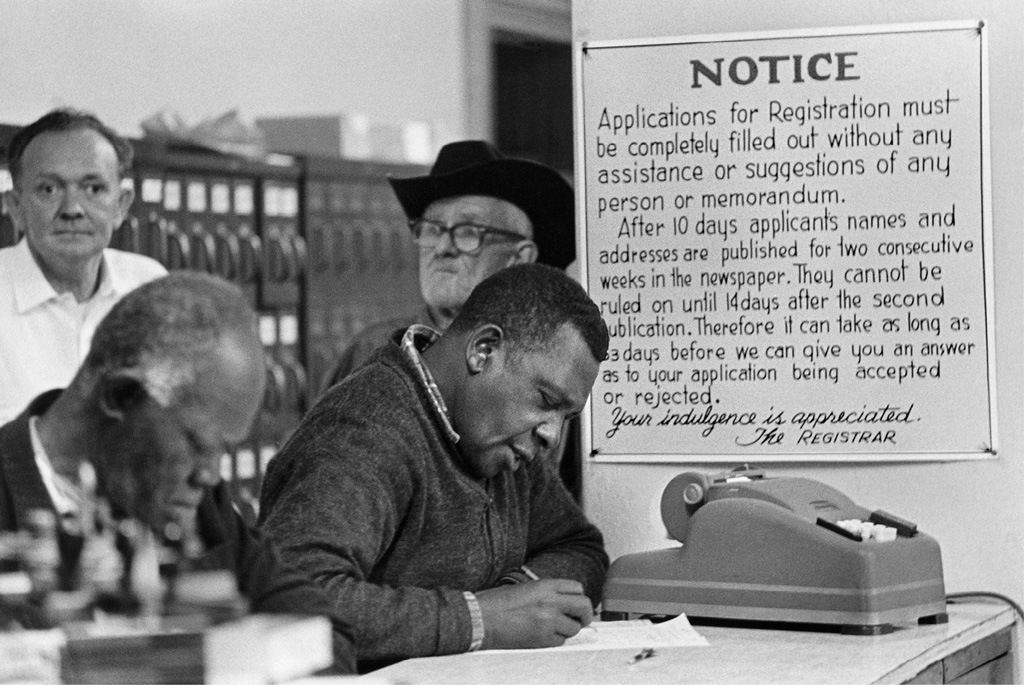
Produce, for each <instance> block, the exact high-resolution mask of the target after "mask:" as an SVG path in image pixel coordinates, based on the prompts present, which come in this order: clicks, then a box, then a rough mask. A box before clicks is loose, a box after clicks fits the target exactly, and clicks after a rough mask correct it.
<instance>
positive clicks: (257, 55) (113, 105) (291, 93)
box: [0, 0, 465, 143]
mask: <svg viewBox="0 0 1024 685" xmlns="http://www.w3.org/2000/svg"><path fill="white" fill-rule="evenodd" d="M464 4H465V3H464V0H46V1H45V2H37V1H36V0H0V122H3V123H14V124H21V123H28V122H29V121H32V120H34V119H35V118H37V117H39V116H40V115H42V114H43V113H45V112H46V111H47V110H49V109H51V108H52V107H54V106H58V105H69V106H74V107H79V108H83V109H88V110H91V111H93V112H95V113H96V114H98V115H99V116H100V117H101V118H103V119H104V120H106V121H107V122H108V123H110V124H111V125H112V126H113V127H114V128H116V129H117V130H119V131H121V132H122V133H124V134H127V135H137V134H138V133H139V129H138V124H139V122H140V121H141V120H142V119H144V118H145V117H147V116H149V115H150V114H152V113H154V112H156V111H157V110H160V109H162V108H170V109H172V110H174V111H177V112H180V113H181V114H182V115H183V116H184V118H185V119H186V120H187V121H188V122H189V123H196V122H197V121H198V120H200V119H203V118H206V117H209V116H216V115H219V114H222V113H223V112H225V111H227V110H230V109H234V108H238V109H240V111H241V113H242V114H243V115H244V116H246V117H249V118H252V119H255V118H256V117H259V116H277V115H308V114H336V113H343V112H347V113H354V112H358V113H362V114H366V115H368V116H369V117H370V118H371V119H372V120H375V121H379V122H389V123H390V122H399V121H405V120H417V121H427V122H429V123H431V124H432V125H433V127H434V137H435V141H437V142H438V143H441V142H445V141H446V140H451V139H453V138H459V137H463V136H464V131H465V106H464V95H463V93H464V90H465V78H464V67H463V62H464V58H463V51H464V44H465V40H464V31H465V28H464V14H465V7H464Z"/></svg>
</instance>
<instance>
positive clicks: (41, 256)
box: [0, 110, 167, 422]
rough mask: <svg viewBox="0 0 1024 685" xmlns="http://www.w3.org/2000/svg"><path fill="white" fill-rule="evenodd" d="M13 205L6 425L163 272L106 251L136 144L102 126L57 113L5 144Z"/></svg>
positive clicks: (3, 255)
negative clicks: (112, 313) (115, 309)
mask: <svg viewBox="0 0 1024 685" xmlns="http://www.w3.org/2000/svg"><path fill="white" fill-rule="evenodd" d="M7 156H8V163H9V166H10V172H11V177H12V180H13V189H12V190H11V191H9V192H8V193H7V202H6V206H7V207H8V210H9V212H10V216H11V220H12V222H13V224H14V227H15V229H16V230H17V231H18V232H19V233H20V234H22V235H23V236H24V237H23V239H22V240H21V241H20V242H19V243H18V244H17V245H15V246H14V247H9V248H5V249H2V250H0V422H3V421H7V420H8V419H10V418H11V417H13V416H14V415H15V414H16V413H17V412H19V411H21V409H22V408H23V407H24V405H25V404H26V403H27V402H28V401H29V400H30V399H32V398H33V397H35V396H36V395H38V394H39V393H40V392H42V391H44V390H49V389H50V388H59V387H64V386H65V385H67V383H68V381H69V380H71V377H72V376H73V375H74V373H75V371H76V369H78V366H79V364H81V362H82V359H83V358H84V357H85V353H86V351H87V350H88V349H89V341H90V339H91V337H92V332H93V330H95V328H96V325H97V324H98V323H99V321H100V319H102V318H103V316H104V314H106V313H107V312H108V311H109V310H110V308H111V307H112V306H114V303H115V302H117V300H118V299H120V298H121V297H123V296H124V295H125V293H127V292H129V291H130V290H131V289H133V288H135V287H136V286H138V285H139V284H141V283H145V282H146V281H149V280H152V279H153V278H157V277H158V276H162V275H163V274H166V273H167V271H166V269H164V268H163V267H162V266H161V265H160V264H159V263H158V262H156V261H155V260H153V259H150V258H149V257H144V256H142V255H136V254H130V253H126V252H121V251H118V250H113V249H110V248H108V245H109V244H110V239H111V236H112V235H113V232H114V230H115V229H116V228H117V227H118V226H120V224H121V222H122V221H124V219H125V216H126V215H127V212H128V208H129V206H130V205H131V203H132V199H133V191H132V190H131V189H130V188H123V187H122V186H121V181H122V179H123V178H124V177H125V174H126V173H127V172H128V169H129V168H130V167H131V163H132V149H131V146H130V145H129V144H128V142H127V141H125V140H124V139H123V138H121V137H120V136H118V135H117V134H116V133H115V132H114V131H113V130H111V129H110V128H108V127H107V126H105V125H104V124H103V123H102V122H101V121H100V120H99V119H97V118H96V117H94V116H92V115H91V114H86V113H83V112H75V111H72V110H55V111H53V112H50V113H49V114H46V115H45V116H43V117H42V118H40V119H39V120H37V121H36V122H34V123H32V124H29V125H28V126H26V127H25V128H23V129H22V130H21V131H19V132H18V133H17V134H15V136H14V138H13V139H12V140H11V143H10V145H9V146H8V155H7Z"/></svg>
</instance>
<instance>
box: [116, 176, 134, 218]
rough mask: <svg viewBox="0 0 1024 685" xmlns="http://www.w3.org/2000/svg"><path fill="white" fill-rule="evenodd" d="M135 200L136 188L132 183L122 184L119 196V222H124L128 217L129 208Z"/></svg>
mask: <svg viewBox="0 0 1024 685" xmlns="http://www.w3.org/2000/svg"><path fill="white" fill-rule="evenodd" d="M134 200H135V188H133V187H132V186H130V185H127V184H126V185H122V186H121V192H120V194H119V195H118V197H117V211H118V213H119V214H120V221H119V222H118V224H120V223H121V222H123V221H124V220H125V219H126V218H127V217H128V210H129V209H130V208H131V206H132V202H133V201H134Z"/></svg>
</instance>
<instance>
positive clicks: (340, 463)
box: [260, 344, 608, 661]
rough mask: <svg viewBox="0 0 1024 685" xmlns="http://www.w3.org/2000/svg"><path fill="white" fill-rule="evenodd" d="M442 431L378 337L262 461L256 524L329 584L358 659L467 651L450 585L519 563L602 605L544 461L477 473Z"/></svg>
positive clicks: (576, 523) (466, 626)
mask: <svg viewBox="0 0 1024 685" xmlns="http://www.w3.org/2000/svg"><path fill="white" fill-rule="evenodd" d="M441 426H442V424H441V422H440V419H439V417H438V416H437V415H436V413H435V411H434V409H433V407H432V405H431V403H430V399H429V395H428V394H427V390H426V388H424V387H423V386H422V384H421V382H420V381H419V379H418V378H417V375H416V371H415V367H414V366H413V364H412V362H411V361H410V360H409V359H408V358H406V356H405V355H404V353H403V352H402V350H401V349H400V347H399V346H398V345H397V344H389V345H386V346H385V347H382V348H380V349H379V350H378V351H377V352H375V353H374V356H373V357H372V358H371V360H370V361H369V362H368V363H367V364H366V365H365V366H363V367H362V368H361V369H360V370H358V371H357V372H356V373H354V374H353V375H351V376H349V377H348V378H347V379H346V380H345V381H344V382H342V383H340V384H339V385H337V386H335V387H334V388H332V389H331V390H330V392H328V393H327V394H326V395H325V396H324V397H323V398H321V400H320V401H319V402H318V403H317V404H316V405H315V406H314V407H313V409H312V410H310V412H309V414H308V415H307V416H306V418H305V419H304V420H303V422H302V424H301V425H300V426H299V427H298V429H297V430H296V432H295V433H294V435H293V436H292V437H291V438H290V439H289V440H288V442H287V443H286V444H285V445H284V447H283V448H282V450H281V452H280V453H279V454H278V455H277V456H276V457H275V458H274V459H273V460H272V461H271V462H270V465H269V467H268V469H267V473H266V476H265V479H264V483H263V491H262V493H261V498H260V500H261V502H260V505H261V506H260V522H261V525H262V527H263V530H264V531H265V532H266V534H267V535H269V536H270V537H271V538H273V539H274V540H275V541H276V542H277V543H278V546H279V548H280V550H281V554H282V556H283V557H284V558H285V560H287V561H288V562H290V563H292V564H294V565H295V566H296V567H298V568H300V569H302V570H304V571H306V572H307V573H309V574H310V575H311V576H312V577H313V578H314V579H315V580H316V581H318V582H319V583H320V584H322V585H323V586H324V587H325V588H326V589H327V591H328V594H329V596H330V597H331V599H332V601H334V602H335V606H336V607H337V609H338V610H340V611H341V612H342V614H343V615H344V616H346V617H347V618H348V619H349V622H350V623H351V624H352V626H353V627H354V630H355V634H356V649H357V653H358V657H359V659H360V660H375V661H380V660H394V659H400V658H406V657H414V656H428V655H434V654H451V653H457V652H464V651H466V650H467V649H468V648H469V645H470V639H471V632H472V628H471V620H470V615H469V610H468V607H467V605H466V601H465V599H464V598H463V595H462V591H463V590H469V591H479V590H483V589H487V588H491V587H494V586H495V585H496V584H497V582H498V580H499V579H501V578H502V576H504V575H505V574H506V573H508V572H510V571H513V570H515V569H517V568H518V567H519V566H520V565H522V564H524V563H526V564H527V565H528V566H529V567H530V569H531V570H532V571H533V572H534V573H536V574H537V575H539V576H540V577H542V578H570V579H574V580H578V581H580V582H581V583H582V584H583V587H584V589H585V591H586V593H587V595H588V596H589V597H590V598H591V600H592V601H593V602H595V604H596V603H597V602H598V601H599V599H600V592H601V587H602V584H603V582H604V574H605V571H606V570H607V567H608V556H607V554H606V553H605V551H604V543H603V540H602V537H601V533H600V532H599V531H598V530H597V528H595V527H594V526H593V525H592V524H591V523H589V522H588V521H587V519H586V518H585V517H584V515H583V512H582V511H581V510H580V508H579V507H578V506H577V504H576V503H575V502H574V501H573V500H572V498H571V497H570V495H569V494H568V492H567V491H566V490H565V487H564V486H563V485H562V483H561V481H560V479H559V477H558V475H557V474H556V473H555V472H554V471H553V470H552V469H551V467H550V465H548V464H547V463H546V461H545V460H543V459H535V460H533V462H531V463H530V464H529V465H524V466H522V467H520V468H519V469H518V470H516V471H514V472H510V471H504V472H502V473H501V474H499V475H498V476H496V477H495V478H492V479H491V480H489V481H483V480H479V479H476V478H475V477H473V476H471V475H470V474H469V472H468V471H467V470H466V469H465V468H464V467H463V466H462V457H461V456H460V454H459V452H458V451H457V449H456V447H455V445H453V444H452V443H451V442H450V441H449V440H448V438H447V437H446V436H445V433H444V432H443V430H442V427H441ZM457 429H458V427H457V426H456V430H457Z"/></svg>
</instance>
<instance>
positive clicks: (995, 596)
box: [946, 590, 1024, 623]
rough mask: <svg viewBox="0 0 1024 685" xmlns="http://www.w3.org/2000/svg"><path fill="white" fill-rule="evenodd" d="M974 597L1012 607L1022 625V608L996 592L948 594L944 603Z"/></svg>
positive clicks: (1023, 618)
mask: <svg viewBox="0 0 1024 685" xmlns="http://www.w3.org/2000/svg"><path fill="white" fill-rule="evenodd" d="M975 597H988V598H990V599H998V600H1000V601H1002V602H1006V603H1007V604H1009V605H1010V606H1011V607H1013V610H1014V611H1015V612H1017V616H1018V618H1019V620H1020V621H1021V622H1022V623H1024V608H1022V607H1021V605H1020V604H1018V603H1017V602H1015V601H1014V600H1013V599H1011V598H1010V597H1007V596H1006V595H1001V594H999V593H998V592H988V591H986V590H975V591H970V592H950V593H949V594H947V595H946V601H947V602H948V601H950V600H957V599H972V598H975ZM953 603H954V604H955V603H956V602H955V601H954V602H953Z"/></svg>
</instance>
